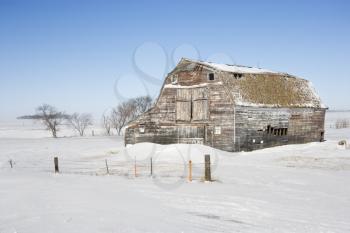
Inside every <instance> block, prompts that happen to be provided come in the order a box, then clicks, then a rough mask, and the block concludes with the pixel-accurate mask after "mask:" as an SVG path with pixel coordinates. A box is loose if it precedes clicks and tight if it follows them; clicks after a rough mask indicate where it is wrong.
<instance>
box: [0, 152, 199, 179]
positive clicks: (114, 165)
mask: <svg viewBox="0 0 350 233" xmlns="http://www.w3.org/2000/svg"><path fill="white" fill-rule="evenodd" d="M11 164H12V168H11ZM58 164H59V173H62V174H79V175H94V176H102V175H116V176H124V177H130V178H132V177H149V176H154V177H163V178H184V179H186V178H187V177H189V172H190V167H189V162H188V161H187V162H183V163H180V162H171V161H152V160H149V161H146V160H143V161H120V160H115V159H95V160H83V159H81V160H79V159H71V158H59V157H58ZM191 167H192V168H191V172H192V175H191V177H192V179H193V180H195V179H198V180H200V179H203V177H204V170H205V163H199V162H198V163H196V162H192V164H191ZM0 169H1V170H13V171H31V172H43V173H54V172H55V166H54V160H53V159H52V160H49V159H45V160H25V161H24V160H23V161H21V160H18V161H17V160H11V161H2V163H0Z"/></svg>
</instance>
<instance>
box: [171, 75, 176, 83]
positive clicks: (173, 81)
mask: <svg viewBox="0 0 350 233" xmlns="http://www.w3.org/2000/svg"><path fill="white" fill-rule="evenodd" d="M171 83H172V84H177V75H176V74H174V75H172V76H171Z"/></svg>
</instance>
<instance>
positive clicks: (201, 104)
mask: <svg viewBox="0 0 350 233" xmlns="http://www.w3.org/2000/svg"><path fill="white" fill-rule="evenodd" d="M192 107H193V109H192V119H193V120H194V121H206V120H208V91H207V89H206V88H195V89H193V91H192Z"/></svg>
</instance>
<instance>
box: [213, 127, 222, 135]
mask: <svg viewBox="0 0 350 233" xmlns="http://www.w3.org/2000/svg"><path fill="white" fill-rule="evenodd" d="M214 134H221V127H220V126H215V128H214Z"/></svg>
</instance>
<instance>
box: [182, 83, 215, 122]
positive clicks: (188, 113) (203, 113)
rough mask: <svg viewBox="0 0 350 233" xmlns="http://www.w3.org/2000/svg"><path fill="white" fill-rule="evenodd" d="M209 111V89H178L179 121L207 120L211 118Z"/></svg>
mask: <svg viewBox="0 0 350 233" xmlns="http://www.w3.org/2000/svg"><path fill="white" fill-rule="evenodd" d="M208 113H209V112H208V91H207V89H206V88H192V89H190V88H183V89H177V96H176V120H177V121H185V122H189V121H192V120H193V121H206V120H208V118H209V116H208V115H209V114H208Z"/></svg>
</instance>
